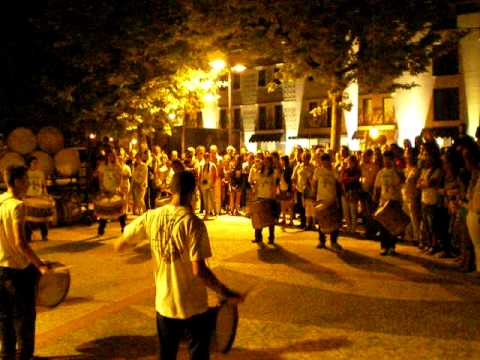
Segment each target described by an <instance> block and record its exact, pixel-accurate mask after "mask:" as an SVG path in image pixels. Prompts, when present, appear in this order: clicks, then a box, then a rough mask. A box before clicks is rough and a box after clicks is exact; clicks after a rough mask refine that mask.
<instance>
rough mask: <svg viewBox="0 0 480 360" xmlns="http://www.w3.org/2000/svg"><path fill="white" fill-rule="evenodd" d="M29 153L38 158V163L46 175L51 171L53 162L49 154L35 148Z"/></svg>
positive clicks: (53, 166)
mask: <svg viewBox="0 0 480 360" xmlns="http://www.w3.org/2000/svg"><path fill="white" fill-rule="evenodd" d="M30 155H31V156H34V157H36V158H37V159H38V162H39V163H40V169H41V170H42V171H43V172H44V173H45V175H46V176H47V177H48V176H49V175H51V174H52V173H53V170H54V169H55V165H54V163H53V158H52V157H51V156H50V155H48V154H47V153H46V152H44V151H40V150H36V151H34V152H32V153H31V154H30Z"/></svg>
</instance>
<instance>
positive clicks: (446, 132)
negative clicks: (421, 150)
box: [423, 126, 458, 139]
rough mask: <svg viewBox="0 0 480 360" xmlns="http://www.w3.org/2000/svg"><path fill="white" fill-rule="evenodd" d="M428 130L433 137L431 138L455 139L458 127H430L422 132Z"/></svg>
mask: <svg viewBox="0 0 480 360" xmlns="http://www.w3.org/2000/svg"><path fill="white" fill-rule="evenodd" d="M425 130H428V131H430V133H431V134H432V135H433V137H442V138H443V137H444V138H452V139H455V138H456V137H457V136H458V127H457V126H442V127H431V128H425V129H423V131H425Z"/></svg>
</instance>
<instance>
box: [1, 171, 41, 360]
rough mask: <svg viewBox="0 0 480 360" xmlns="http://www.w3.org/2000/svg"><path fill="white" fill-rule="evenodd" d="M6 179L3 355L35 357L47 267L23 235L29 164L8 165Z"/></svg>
mask: <svg viewBox="0 0 480 360" xmlns="http://www.w3.org/2000/svg"><path fill="white" fill-rule="evenodd" d="M5 183H6V184H7V186H8V190H7V192H5V193H3V194H1V195H0V358H1V359H16V358H18V359H32V358H33V354H34V348H35V317H36V310H35V289H36V283H37V279H38V275H39V272H40V273H41V274H45V273H46V272H48V267H47V266H46V265H45V264H44V263H43V262H42V261H41V260H40V259H39V258H38V256H37V255H36V254H35V253H34V251H33V250H32V249H31V247H30V245H29V244H28V243H27V241H26V239H25V237H24V232H23V227H24V221H25V220H24V219H25V209H24V203H23V201H22V198H23V197H24V195H25V194H26V191H27V189H28V177H27V168H25V167H23V166H19V167H10V168H8V169H7V171H6V172H5ZM16 356H17V357H16Z"/></svg>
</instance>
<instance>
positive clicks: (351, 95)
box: [342, 82, 360, 151]
mask: <svg viewBox="0 0 480 360" xmlns="http://www.w3.org/2000/svg"><path fill="white" fill-rule="evenodd" d="M345 94H346V95H347V96H348V101H349V102H350V103H351V104H352V108H351V109H350V111H346V110H344V111H343V116H344V118H345V125H346V127H347V138H346V139H345V140H346V145H348V147H349V148H350V149H351V150H355V151H356V150H360V142H359V141H358V140H354V139H353V134H354V133H355V131H356V130H357V128H358V83H356V82H355V83H353V84H350V85H349V86H348V87H347V89H346V90H345ZM345 140H344V141H345ZM344 141H342V144H343V143H344Z"/></svg>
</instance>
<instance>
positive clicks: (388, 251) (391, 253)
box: [387, 248, 397, 256]
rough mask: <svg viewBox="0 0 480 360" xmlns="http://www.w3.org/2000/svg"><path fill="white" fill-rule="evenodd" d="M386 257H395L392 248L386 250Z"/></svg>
mask: <svg viewBox="0 0 480 360" xmlns="http://www.w3.org/2000/svg"><path fill="white" fill-rule="evenodd" d="M387 255H389V256H395V255H397V253H396V252H395V249H394V248H390V249H388V250H387Z"/></svg>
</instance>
